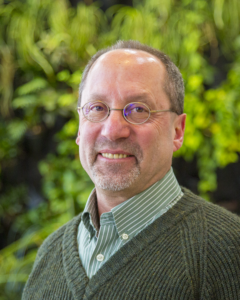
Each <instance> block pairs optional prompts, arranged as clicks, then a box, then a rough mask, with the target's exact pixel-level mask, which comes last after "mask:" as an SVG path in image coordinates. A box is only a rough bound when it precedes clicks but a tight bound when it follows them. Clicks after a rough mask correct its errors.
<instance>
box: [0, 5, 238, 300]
mask: <svg viewBox="0 0 240 300" xmlns="http://www.w3.org/2000/svg"><path fill="white" fill-rule="evenodd" d="M119 39H136V40H139V41H140V42H143V43H146V44H149V45H151V46H153V47H156V48H158V49H161V50H163V51H164V52H166V53H167V54H168V55H169V56H170V57H171V58H172V59H173V61H174V62H175V63H176V64H177V66H179V68H180V70H181V72H182V74H183V77H184V81H185V86H186V97H185V112H186V113H187V115H188V117H187V126H186V135H185V141H184V146H183V147H182V149H181V150H180V151H178V153H176V155H177V156H182V157H183V158H184V159H185V160H191V159H193V157H195V158H196V159H197V164H198V170H199V178H200V181H199V186H198V188H199V193H201V194H202V195H204V196H206V197H207V196H208V193H209V192H210V191H213V190H214V189H216V168H218V167H224V166H226V165H227V164H229V163H232V162H236V161H237V159H238V153H239V152H240V101H239V96H240V1H238V0H228V1H227V0H180V1H179V0H147V1H136V2H135V4H134V5H133V7H125V6H121V5H117V6H114V7H111V8H109V9H108V10H107V11H106V12H103V11H101V10H100V9H99V7H98V5H97V4H93V5H90V6H86V5H85V4H83V3H80V4H79V5H78V6H77V8H72V7H71V6H70V4H69V3H68V1H67V0H58V1H51V0H24V1H20V0H12V1H9V2H8V4H4V2H3V0H0V63H1V65H0V97H1V105H0V110H1V118H0V160H1V170H3V169H4V168H8V166H10V165H12V164H14V163H15V162H16V160H18V159H19V157H21V149H22V148H21V147H22V144H21V141H22V140H23V138H24V136H25V135H26V134H31V135H33V136H34V135H38V134H39V133H40V132H41V131H42V130H43V127H44V128H46V129H51V128H52V127H53V125H54V123H55V121H56V118H57V116H59V115H60V116H63V117H65V118H68V120H69V121H68V122H67V123H66V124H65V125H64V126H63V128H62V129H61V131H59V132H58V133H57V134H56V136H55V138H56V141H57V151H56V153H51V154H49V155H47V156H46V158H45V159H44V160H43V161H41V162H40V164H39V170H40V172H41V174H42V176H43V182H42V187H43V193H44V196H45V199H46V201H45V202H44V203H41V204H40V205H39V206H38V207H37V208H34V209H31V210H26V211H24V212H25V213H24V214H22V213H21V214H19V216H18V217H17V218H16V220H15V222H14V224H13V227H14V228H15V231H16V232H17V233H18V234H19V235H20V236H21V238H20V239H18V240H17V241H16V242H14V243H12V244H11V245H9V246H8V247H6V248H5V249H3V250H2V251H0V299H20V297H21V290H22V287H23V285H24V283H25V281H26V280H27V278H28V274H29V272H30V270H31V267H32V264H33V261H34V258H35V255H36V249H37V247H38V246H39V245H40V244H41V243H42V242H43V240H44V239H45V238H46V237H47V236H48V235H49V234H50V233H51V232H52V231H54V230H56V229H57V228H58V227H59V226H60V225H61V224H63V223H65V222H67V221H68V220H69V219H71V218H72V217H73V216H74V215H75V214H77V213H79V212H80V211H81V209H82V207H83V206H84V203H85V201H86V199H87V197H88V195H89V193H90V190H91V189H92V183H91V182H90V180H89V178H88V176H87V175H86V173H85V172H84V170H83V169H82V168H81V166H80V164H79V159H78V150H77V147H76V145H75V141H74V139H75V136H76V132H77V127H78V119H77V114H76V101H77V95H78V85H79V82H80V79H81V75H82V71H83V68H84V66H85V65H86V62H87V61H88V59H89V58H90V57H91V56H92V55H93V54H94V53H96V51H97V50H99V49H101V48H103V47H106V46H108V45H110V44H112V43H114V42H115V41H117V40H119ZM218 57H224V59H225V60H226V61H228V62H229V63H228V64H227V65H226V70H225V71H226V72H227V78H226V80H224V81H223V82H221V84H219V85H218V86H214V85H213V84H214V78H215V76H216V75H217V74H216V73H217V72H218V70H217V68H216V67H214V63H215V62H216V61H217V59H218ZM0 180H2V173H1V174H0ZM0 188H1V189H2V186H0ZM26 201H27V200H26V186H24V185H19V186H15V187H14V188H9V189H8V190H7V191H6V192H5V194H4V195H2V196H1V197H0V217H2V216H3V215H4V213H5V214H6V213H8V214H10V215H11V214H12V213H18V212H19V211H20V212H22V211H23V207H24V205H25V204H26V203H25V202H26Z"/></svg>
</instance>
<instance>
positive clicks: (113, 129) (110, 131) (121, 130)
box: [101, 110, 131, 141]
mask: <svg viewBox="0 0 240 300" xmlns="http://www.w3.org/2000/svg"><path fill="white" fill-rule="evenodd" d="M103 123H104V124H103V127H102V132H101V134H102V136H104V137H105V138H107V139H108V140H110V141H116V140H118V139H122V138H125V139H126V138H128V137H129V135H130V132H131V130H130V125H131V124H130V123H128V122H127V121H126V120H125V119H124V117H123V113H122V111H120V110H119V111H116V110H111V111H110V115H109V117H108V118H107V119H106V120H105V121H103Z"/></svg>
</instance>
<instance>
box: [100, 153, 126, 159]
mask: <svg viewBox="0 0 240 300" xmlns="http://www.w3.org/2000/svg"><path fill="white" fill-rule="evenodd" d="M102 156H103V157H107V158H113V159H118V158H126V157H128V156H130V155H126V154H112V153H102Z"/></svg>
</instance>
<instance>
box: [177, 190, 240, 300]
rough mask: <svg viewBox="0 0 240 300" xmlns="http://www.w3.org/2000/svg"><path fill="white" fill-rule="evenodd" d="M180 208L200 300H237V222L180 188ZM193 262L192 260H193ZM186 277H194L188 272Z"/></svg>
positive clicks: (239, 222) (239, 250)
mask: <svg viewBox="0 0 240 300" xmlns="http://www.w3.org/2000/svg"><path fill="white" fill-rule="evenodd" d="M183 193H184V196H183V198H182V199H181V200H180V201H179V202H181V203H180V207H182V208H184V210H185V211H187V213H186V214H185V215H184V218H183V221H182V222H181V226H180V227H181V232H182V237H183V244H184V245H185V249H187V251H185V252H186V258H187V261H189V262H193V261H194V263H192V264H190V265H191V266H194V267H193V269H194V270H197V274H198V278H199V279H200V281H199V286H200V291H201V295H202V297H201V298H203V299H240V288H239V284H240V218H239V216H237V215H235V214H233V213H231V212H229V211H227V210H226V209H224V208H222V207H220V206H218V205H215V204H212V203H210V202H208V201H206V200H204V199H202V198H201V197H199V196H197V195H194V194H193V193H192V192H190V191H189V190H187V189H184V188H183ZM194 258H195V259H194ZM189 274H194V272H193V271H192V269H191V268H189Z"/></svg>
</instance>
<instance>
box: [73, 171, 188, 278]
mask: <svg viewBox="0 0 240 300" xmlns="http://www.w3.org/2000/svg"><path fill="white" fill-rule="evenodd" d="M182 196H183V193H182V191H181V187H180V186H179V184H178V182H177V179H176V177H175V175H174V173H173V170H172V168H171V169H170V170H169V172H168V173H167V174H166V175H165V176H164V177H163V178H162V179H161V180H159V181H157V182H156V183H154V184H153V185H152V186H150V187H149V188H148V189H146V190H145V191H143V192H141V193H139V194H137V195H135V196H133V197H131V198H130V199H128V200H126V201H124V202H122V203H121V204H119V205H117V206H115V207H114V208H112V209H111V211H109V212H106V213H103V214H102V215H101V217H100V222H99V216H98V209H97V197H96V190H95V189H94V190H93V191H92V193H91V194H90V196H89V198H88V201H87V203H86V206H85V209H84V211H83V213H82V217H81V222H80V224H79V227H78V245H79V247H78V250H79V256H80V259H81V262H82V266H83V267H84V270H85V272H86V273H87V276H88V277H89V278H91V277H92V276H93V275H95V274H96V273H97V271H98V270H99V269H100V268H101V267H102V265H103V264H104V263H106V262H107V261H108V259H109V258H110V257H111V256H112V255H113V254H114V253H115V252H117V251H118V250H119V249H120V248H121V247H122V246H123V245H125V244H126V243H128V242H129V241H130V240H131V239H132V238H133V237H134V236H136V235H137V234H138V233H139V232H140V231H142V230H143V229H144V228H145V227H147V226H148V225H150V224H151V223H153V222H154V221H155V220H156V219H157V218H159V217H161V215H163V214H164V213H166V212H167V211H168V210H169V209H170V208H171V207H173V205H175V204H176V203H177V202H178V201H179V200H180V199H181V197H182ZM99 223H100V226H98V225H99Z"/></svg>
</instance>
